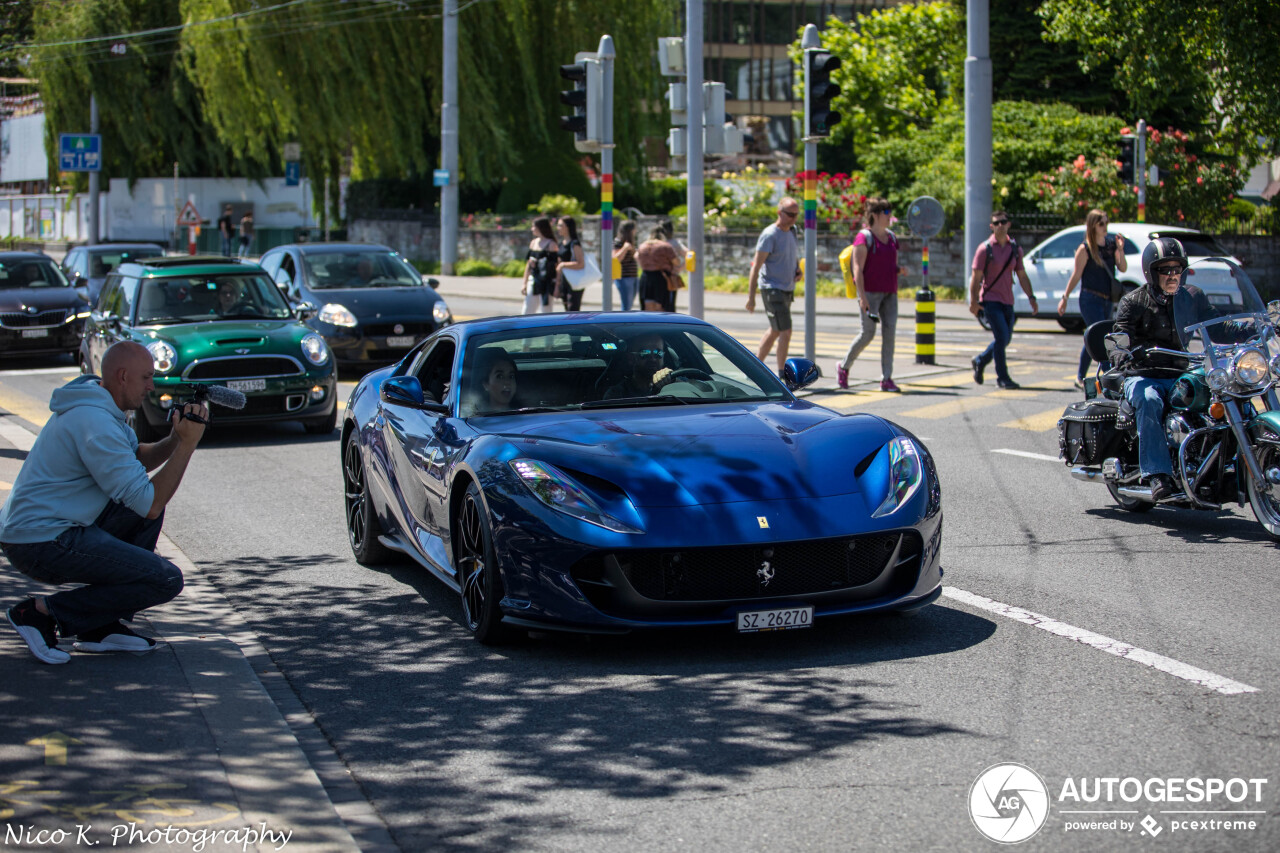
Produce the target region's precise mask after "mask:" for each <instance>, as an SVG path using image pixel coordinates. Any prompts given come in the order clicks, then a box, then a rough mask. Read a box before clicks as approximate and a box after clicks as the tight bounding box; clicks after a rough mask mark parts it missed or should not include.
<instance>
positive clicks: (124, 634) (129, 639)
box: [72, 622, 156, 654]
mask: <svg viewBox="0 0 1280 853" xmlns="http://www.w3.org/2000/svg"><path fill="white" fill-rule="evenodd" d="M72 647H73V648H74V649H75V650H76V651H78V652H133V653H134V654H146V653H147V652H149V651H151V650H152V649H154V648H155V647H156V641H155V640H153V639H151V638H150V637H143V636H142V635H140V634H135V633H134V632H133V630H132V629H131V628H129V626H128V625H126V624H124V623H123V622H113V623H112V624H110V625H103V626H102V627H101V628H95V629H93V630H92V631H85V632H84V633H82V634H78V635H77V636H76V641H75V643H73V644H72Z"/></svg>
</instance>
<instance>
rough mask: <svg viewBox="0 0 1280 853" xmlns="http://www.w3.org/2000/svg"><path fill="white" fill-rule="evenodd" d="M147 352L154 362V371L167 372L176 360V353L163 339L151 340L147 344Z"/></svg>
mask: <svg viewBox="0 0 1280 853" xmlns="http://www.w3.org/2000/svg"><path fill="white" fill-rule="evenodd" d="M147 352H149V353H151V360H152V361H154V362H155V366H156V373H168V372H169V371H170V370H173V366H174V365H175V364H176V363H177V361H178V353H177V350H175V349H174V348H173V347H171V346H169V345H168V344H167V343H165V342H164V341H152V342H151V343H149V344H147Z"/></svg>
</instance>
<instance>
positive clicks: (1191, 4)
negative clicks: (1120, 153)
mask: <svg viewBox="0 0 1280 853" xmlns="http://www.w3.org/2000/svg"><path fill="white" fill-rule="evenodd" d="M1039 14H1040V15H1041V17H1042V18H1043V19H1044V21H1045V29H1046V33H1047V37H1048V38H1050V39H1052V40H1054V41H1058V42H1064V43H1068V42H1069V43H1074V44H1075V45H1077V46H1078V48H1079V49H1080V51H1081V53H1082V54H1083V59H1082V61H1081V67H1082V68H1083V69H1084V70H1085V71H1089V70H1091V69H1092V68H1095V67H1098V66H1101V65H1102V64H1104V63H1113V64H1114V68H1115V74H1116V84H1117V86H1118V87H1119V88H1120V89H1121V90H1122V91H1124V92H1125V93H1126V94H1127V98H1128V108H1129V114H1130V115H1135V116H1146V117H1150V116H1152V115H1155V114H1156V113H1157V112H1158V111H1161V110H1181V111H1183V112H1185V111H1187V110H1188V108H1190V110H1191V111H1192V112H1193V113H1194V114H1196V115H1206V116H1207V115H1212V116H1214V117H1215V119H1216V121H1215V122H1214V125H1213V126H1211V127H1209V128H1207V130H1209V131H1210V133H1211V135H1212V138H1213V139H1214V140H1215V141H1217V142H1219V143H1222V144H1228V145H1230V146H1232V147H1234V148H1235V149H1236V150H1238V151H1239V152H1240V153H1241V154H1242V155H1243V156H1245V157H1249V158H1256V157H1257V156H1259V155H1260V154H1262V153H1263V152H1262V151H1260V150H1259V148H1258V146H1257V144H1256V138H1257V137H1259V136H1263V137H1267V138H1269V139H1270V140H1272V142H1271V146H1272V148H1273V150H1274V147H1275V145H1276V144H1277V143H1276V141H1277V140H1280V99H1277V98H1276V93H1277V92H1280V63H1277V62H1276V58H1277V56H1280V27H1277V26H1276V7H1275V4H1274V3H1273V2H1270V0H1215V2H1207V1H1206V0H1162V2H1160V3H1152V2H1149V0H1106V2H1099V0H1045V3H1044V4H1043V5H1042V6H1041V7H1040V11H1039ZM1157 121H1158V120H1157ZM1179 124H1182V122H1179ZM1184 126H1185V125H1184Z"/></svg>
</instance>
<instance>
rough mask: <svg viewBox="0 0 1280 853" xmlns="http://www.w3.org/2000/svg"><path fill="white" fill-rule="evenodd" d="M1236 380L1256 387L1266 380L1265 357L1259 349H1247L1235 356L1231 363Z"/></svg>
mask: <svg viewBox="0 0 1280 853" xmlns="http://www.w3.org/2000/svg"><path fill="white" fill-rule="evenodd" d="M1231 372H1232V373H1234V374H1235V377H1236V382H1238V383H1240V384H1241V385H1244V386H1247V387H1250V388H1252V387H1256V386H1258V385H1261V384H1262V383H1264V382H1266V381H1267V373H1268V368H1267V359H1266V356H1264V355H1263V354H1262V353H1261V352H1260V351H1259V350H1256V349H1247V350H1245V351H1244V352H1242V353H1240V354H1239V355H1238V356H1236V360H1235V362H1234V363H1233V364H1232V365H1231Z"/></svg>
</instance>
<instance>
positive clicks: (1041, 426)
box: [1000, 409, 1062, 432]
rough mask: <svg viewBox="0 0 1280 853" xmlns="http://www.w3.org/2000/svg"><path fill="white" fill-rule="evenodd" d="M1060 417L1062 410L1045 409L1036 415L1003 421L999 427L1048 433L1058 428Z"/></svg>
mask: <svg viewBox="0 0 1280 853" xmlns="http://www.w3.org/2000/svg"><path fill="white" fill-rule="evenodd" d="M1061 417H1062V409H1047V410H1045V411H1043V412H1040V413H1039V414H1037V415H1027V416H1026V417H1024V418H1014V419H1013V420H1011V421H1005V422H1004V423H1002V424H1000V426H1002V427H1009V428H1010V429H1022V430H1026V431H1028V432H1048V431H1049V430H1051V429H1057V428H1058V420H1059V419H1060V418H1061Z"/></svg>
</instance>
